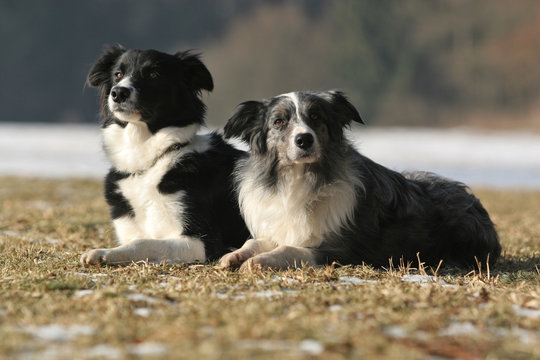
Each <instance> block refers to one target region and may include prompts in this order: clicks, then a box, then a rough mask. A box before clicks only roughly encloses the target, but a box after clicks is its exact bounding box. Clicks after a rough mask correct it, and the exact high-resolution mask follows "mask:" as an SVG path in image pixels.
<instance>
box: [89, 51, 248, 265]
mask: <svg viewBox="0 0 540 360" xmlns="http://www.w3.org/2000/svg"><path fill="white" fill-rule="evenodd" d="M88 83H89V84H90V85H91V86H94V87H98V88H99V93H100V99H101V110H102V111H101V112H102V131H103V136H104V147H105V151H106V153H107V155H108V157H109V159H110V160H111V162H112V164H113V166H112V168H111V170H110V172H109V174H108V175H107V177H106V179H105V197H106V200H107V202H108V204H109V205H110V208H111V217H112V220H113V224H114V227H115V230H116V234H117V237H118V242H119V243H120V246H118V247H116V248H113V249H94V250H90V251H88V252H86V253H84V254H83V255H82V256H81V262H82V263H83V264H85V265H90V264H117V263H129V262H132V261H140V260H148V261H150V262H162V261H166V262H171V263H191V262H204V261H206V260H208V259H215V258H219V257H220V256H221V255H223V254H224V253H225V252H226V249H229V248H231V247H238V246H241V245H242V244H243V242H244V240H246V239H247V238H248V231H247V229H246V227H245V224H244V222H243V220H242V218H241V216H240V212H239V209H238V203H237V200H236V194H234V189H233V186H232V175H231V173H232V171H233V168H234V164H235V162H236V161H237V159H239V158H240V157H242V156H243V153H242V152H241V151H238V150H236V149H234V148H233V147H231V146H230V145H228V144H226V143H225V142H224V141H223V139H222V138H221V136H220V135H218V134H210V135H206V136H200V135H197V130H198V129H199V127H200V126H201V124H202V123H203V120H204V113H205V106H204V104H203V102H202V101H201V99H200V94H201V91H202V90H208V91H211V90H212V89H213V82H212V77H211V75H210V73H209V72H208V69H207V68H206V67H205V66H204V64H203V63H202V62H201V61H200V59H199V57H198V56H197V55H193V54H190V53H189V52H180V53H176V54H174V55H169V54H165V53H161V52H158V51H155V50H144V51H142V50H126V49H124V48H122V47H119V46H112V47H109V48H107V49H106V51H105V53H104V54H103V55H102V56H101V58H99V59H98V61H97V62H96V63H95V64H94V65H93V67H92V69H91V70H90V73H89V75H88Z"/></svg>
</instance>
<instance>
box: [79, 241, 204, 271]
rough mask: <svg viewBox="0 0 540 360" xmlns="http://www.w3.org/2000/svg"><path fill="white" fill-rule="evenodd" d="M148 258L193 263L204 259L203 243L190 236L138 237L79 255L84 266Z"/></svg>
mask: <svg viewBox="0 0 540 360" xmlns="http://www.w3.org/2000/svg"><path fill="white" fill-rule="evenodd" d="M144 260H148V261H149V262H151V263H160V262H162V261H166V262H168V263H195V262H204V261H205V260H206V255H205V250H204V244H203V242H202V241H201V240H199V239H196V238H191V237H183V238H180V239H169V240H155V239H139V240H134V241H131V242H129V243H127V244H124V245H121V246H118V247H115V248H112V249H94V250H90V251H87V252H86V253H84V254H82V256H81V263H82V264H83V265H85V266H88V265H98V264H125V263H130V262H133V261H144Z"/></svg>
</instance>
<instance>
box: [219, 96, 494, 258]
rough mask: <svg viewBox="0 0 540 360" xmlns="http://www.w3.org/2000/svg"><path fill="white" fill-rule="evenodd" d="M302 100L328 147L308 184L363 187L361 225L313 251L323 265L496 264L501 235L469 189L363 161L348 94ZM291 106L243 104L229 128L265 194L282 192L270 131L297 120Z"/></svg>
mask: <svg viewBox="0 0 540 360" xmlns="http://www.w3.org/2000/svg"><path fill="white" fill-rule="evenodd" d="M296 95H297V96H298V101H299V104H300V107H301V109H300V113H301V114H302V120H303V121H304V122H305V123H306V124H307V125H309V127H310V128H312V129H314V131H315V133H316V136H317V137H318V140H319V142H320V144H321V155H320V158H319V159H318V160H317V161H316V162H313V163H308V164H305V165H303V166H304V171H305V174H306V177H305V178H306V180H305V181H306V182H307V181H311V186H312V189H313V191H317V189H319V188H320V187H321V186H323V185H327V184H332V183H336V181H338V180H341V181H343V180H345V179H348V178H349V179H350V177H347V176H345V175H351V174H352V176H353V178H356V179H358V185H356V192H357V203H356V207H355V208H354V218H353V220H352V221H351V223H343V224H342V226H341V229H340V231H339V232H338V233H328V234H326V237H325V238H324V240H323V243H322V244H321V245H320V246H319V247H317V248H314V249H312V252H313V254H314V255H315V258H316V262H317V263H318V264H330V263H332V262H338V263H340V264H343V265H345V264H362V263H367V264H371V265H374V266H388V265H389V259H391V261H392V262H393V263H394V265H399V264H400V262H401V261H404V262H405V263H410V262H412V263H416V262H417V259H418V256H419V258H420V260H421V261H422V262H424V263H426V264H427V265H431V266H437V265H438V264H439V262H440V260H443V264H445V265H451V266H454V265H455V266H476V265H477V263H476V261H477V260H478V261H480V262H481V263H482V264H484V265H485V264H486V262H487V261H488V259H489V263H490V264H494V263H495V261H496V260H497V259H498V257H499V255H500V252H501V246H500V244H499V240H498V235H497V232H496V231H495V228H494V225H493V223H492V221H491V219H490V218H489V215H488V213H487V212H486V210H485V209H484V208H483V206H482V204H481V203H480V201H479V200H478V199H477V198H476V197H475V196H474V195H473V194H471V193H470V192H469V190H468V188H467V187H466V186H465V185H464V184H461V183H459V182H455V181H451V180H448V179H444V178H442V177H439V176H437V175H434V174H431V173H426V172H415V173H404V174H400V173H397V172H394V171H392V170H389V169H387V168H385V167H383V166H381V165H379V164H377V163H375V162H373V161H371V160H370V159H368V158H366V157H365V156H363V155H361V154H360V153H358V152H357V151H356V150H355V149H354V148H353V147H352V146H351V145H350V144H349V142H348V141H347V140H346V138H345V137H344V135H343V132H344V128H346V127H348V126H349V125H350V123H351V121H356V122H359V123H361V122H362V120H361V118H360V115H359V114H358V112H357V111H356V109H355V108H354V106H353V105H352V104H351V103H350V102H349V101H348V100H347V98H346V97H345V96H344V95H343V94H342V93H341V92H337V91H329V92H299V93H296ZM284 99H285V100H284ZM290 104H292V103H291V102H290V101H288V100H287V98H286V97H283V96H281V97H276V98H272V99H270V100H265V101H260V102H259V101H248V102H245V103H242V104H241V105H240V106H239V108H238V109H237V111H236V113H235V114H234V115H233V117H232V118H231V119H229V121H228V123H227V125H226V126H225V135H226V137H238V138H241V139H242V140H244V141H246V142H247V143H248V144H250V147H251V152H252V154H251V157H250V159H249V161H247V162H245V163H243V164H242V165H241V166H243V167H244V168H240V169H239V171H238V173H239V174H240V173H245V172H244V170H245V169H246V168H245V167H249V168H250V170H253V171H251V172H250V174H252V173H258V174H260V175H259V178H258V179H257V181H258V182H259V183H260V185H261V186H264V187H267V188H270V189H271V188H274V189H275V190H274V191H279V190H278V189H277V188H276V184H277V183H278V181H277V179H278V177H279V176H280V171H281V169H282V168H283V164H282V162H283V160H280V157H279V155H278V150H277V149H276V147H274V146H273V145H275V144H274V142H275V141H276V139H277V138H271V136H273V137H275V136H277V135H275V133H276V131H275V130H274V132H273V135H270V132H269V129H270V128H271V127H272V124H273V123H275V119H276V118H279V117H284V118H285V120H286V121H289V119H292V118H293V117H295V116H296V115H295V113H294V110H289V107H290V106H291V105H290ZM291 111H292V113H291ZM291 121H292V120H291ZM284 126H285V127H286V126H287V125H284ZM283 131H285V130H283ZM326 134H327V135H328V136H326ZM307 175H309V176H307ZM237 181H239V182H242V178H241V177H239V178H238V179H237ZM349 181H350V180H349ZM284 216H285V214H284ZM286 216H289V215H286Z"/></svg>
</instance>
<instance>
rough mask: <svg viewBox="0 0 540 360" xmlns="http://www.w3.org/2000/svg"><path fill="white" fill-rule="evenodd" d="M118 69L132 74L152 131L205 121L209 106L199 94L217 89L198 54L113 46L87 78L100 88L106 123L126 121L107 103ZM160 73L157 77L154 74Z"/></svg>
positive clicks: (141, 109) (139, 104)
mask: <svg viewBox="0 0 540 360" xmlns="http://www.w3.org/2000/svg"><path fill="white" fill-rule="evenodd" d="M117 71H118V72H122V73H123V74H125V75H130V76H131V79H132V82H133V86H134V87H135V88H136V89H137V91H138V92H139V102H138V103H137V110H138V111H139V112H141V113H142V115H143V119H144V121H145V122H146V123H147V125H148V128H149V129H150V131H151V132H153V133H155V132H157V131H159V130H160V129H163V128H165V127H167V126H183V125H189V124H192V123H203V122H204V113H205V110H206V107H205V105H204V103H203V102H202V100H201V99H200V96H199V95H200V93H201V91H202V90H208V91H211V90H213V88H214V83H213V81H212V76H211V75H210V72H209V71H208V69H207V68H206V66H204V64H203V63H202V62H201V60H200V59H199V56H198V55H196V54H192V53H191V52H189V51H187V52H177V53H176V54H174V55H169V54H165V53H162V52H159V51H156V50H126V49H124V48H123V47H121V46H109V47H107V48H106V49H105V52H104V53H103V55H102V56H101V58H100V59H99V60H98V61H97V62H96V63H95V64H94V65H93V66H92V69H91V70H90V73H89V74H88V79H87V83H88V84H89V85H90V86H93V87H98V88H99V92H100V99H101V110H102V115H103V124H102V125H103V127H106V126H107V125H109V124H110V123H120V124H121V125H125V123H124V122H122V121H119V120H118V119H117V118H115V117H114V116H113V114H112V113H111V111H110V110H109V109H108V107H107V97H108V96H109V94H110V92H111V88H112V87H113V86H114V85H116V84H117V83H118V80H117V79H116V78H115V76H114V74H115V72H117ZM156 74H157V76H156V78H151V76H152V75H156Z"/></svg>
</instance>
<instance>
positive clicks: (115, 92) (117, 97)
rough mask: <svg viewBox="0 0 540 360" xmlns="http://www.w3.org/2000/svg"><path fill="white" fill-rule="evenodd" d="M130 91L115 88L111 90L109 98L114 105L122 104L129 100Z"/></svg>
mask: <svg viewBox="0 0 540 360" xmlns="http://www.w3.org/2000/svg"><path fill="white" fill-rule="evenodd" d="M130 94H131V90H129V89H128V88H127V87H123V86H115V87H113V88H112V89H111V97H112V99H113V101H114V102H116V103H123V102H124V101H126V100H127V99H128V98H129V95H130Z"/></svg>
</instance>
